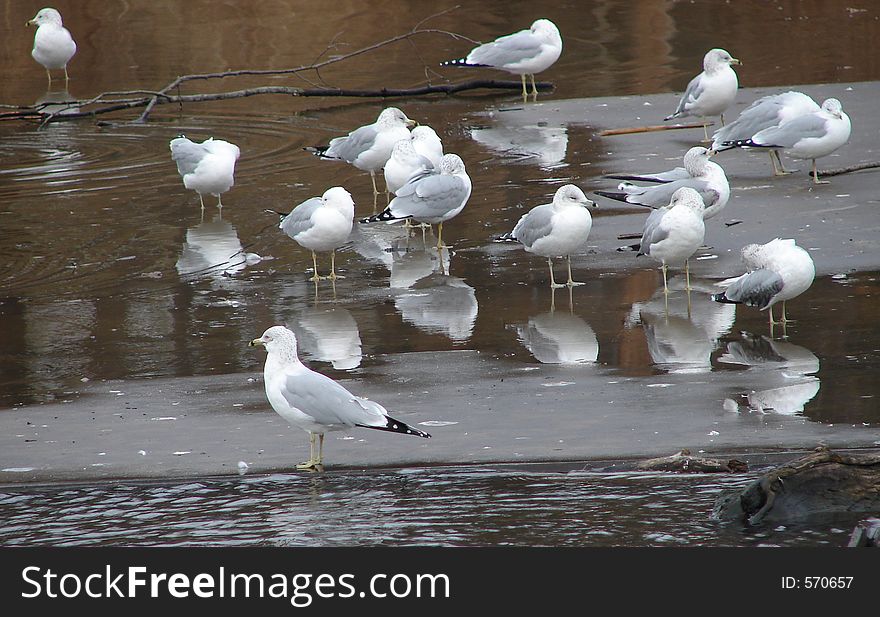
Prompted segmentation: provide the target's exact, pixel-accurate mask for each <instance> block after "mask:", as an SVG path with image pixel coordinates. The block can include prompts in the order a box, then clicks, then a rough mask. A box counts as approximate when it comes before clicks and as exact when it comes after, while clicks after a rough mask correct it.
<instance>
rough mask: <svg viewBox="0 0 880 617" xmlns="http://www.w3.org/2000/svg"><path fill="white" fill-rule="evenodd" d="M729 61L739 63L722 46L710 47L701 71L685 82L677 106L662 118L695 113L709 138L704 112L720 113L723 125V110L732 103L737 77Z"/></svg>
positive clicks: (706, 113) (681, 116) (715, 114)
mask: <svg viewBox="0 0 880 617" xmlns="http://www.w3.org/2000/svg"><path fill="white" fill-rule="evenodd" d="M731 64H742V63H741V62H740V61H739V60H737V59H736V58H734V57H733V56H731V55H730V54H729V53H728V52H727V51H725V50H723V49H717V48H716V49H710V50H709V51H708V52H706V55H705V56H704V57H703V72H702V73H700V74H699V75H697V76H696V77H694V78H693V79H692V80H691V81H690V83H689V84H688V85H687V89H686V90H685V91H684V95H683V96H682V97H681V101H679V103H678V108H677V109H676V110H675V112H674V113H672V114H671V115H669V116H666V117H665V118H664V120H672V119H673V118H685V117H687V116H698V117H699V118H701V119H703V132H704V133H705V134H706V141H709V131H708V130H707V128H706V123H705V117H706V116H721V125H722V126H723V125H724V112H725V110H726V109H727V108H728V107H730V106H731V105H732V104H733V101H734V99H735V98H736V90H737V88H738V87H739V81H738V80H737V78H736V72H734V70H733V69H732V68H730V65H731Z"/></svg>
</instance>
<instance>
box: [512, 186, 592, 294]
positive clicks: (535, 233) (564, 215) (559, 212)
mask: <svg viewBox="0 0 880 617" xmlns="http://www.w3.org/2000/svg"><path fill="white" fill-rule="evenodd" d="M590 206H592V207H594V208H595V207H596V202H594V201H592V200H590V199H588V198H587V196H586V195H584V192H583V191H582V190H581V189H579V188H578V187H576V186H575V185H573V184H566V185H564V186H561V187H559V189H557V191H556V194H555V195H554V196H553V202H552V203H549V204H543V205H540V206H535V207H534V208H532V209H531V210H529V211H528V212H527V213H525V214H524V215H523V216H522V217H521V218H520V219H519V222H518V223H517V224H516V226H515V227H514V228H513V231H511V232H510V233H508V234H505V235H503V236H501V239H502V240H517V241H519V242H520V243H521V244H522V245H523V248H525V250H526V251H528V252H529V253H534V254H535V255H541V256H543V257H546V258H547V264H548V265H549V267H550V287H552V288H554V289H555V288H558V287H565V286H566V285H567V286H568V287H572V286H574V285H583V283H577V282H575V281H573V280H572V277H571V254H572V253H573V252H575V251H576V250H577V249H579V248H580V247H582V246H583V245H584V243H585V242H586V241H587V238H588V237H589V236H590V229H592V227H593V218H592V217H591V216H590V212H589V210H587V208H588V207H590ZM560 256H564V257H565V258H566V259H567V260H568V281H567V282H566V283H557V282H556V280H555V279H554V278H553V258H554V257H560Z"/></svg>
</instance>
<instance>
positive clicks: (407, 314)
mask: <svg viewBox="0 0 880 617" xmlns="http://www.w3.org/2000/svg"><path fill="white" fill-rule="evenodd" d="M394 306H395V307H396V308H397V310H398V311H399V312H400V315H401V317H403V320H404V321H407V322H409V323H411V324H413V325H414V326H416V327H418V328H420V329H422V330H424V331H426V332H430V333H439V334H444V335H446V336H448V337H449V338H451V339H452V340H453V341H455V342H462V341H466V340H467V339H468V338H470V336H471V332H472V331H473V329H474V323H475V322H476V320H477V310H478V305H477V296H476V293H475V292H474V288H473V287H471V286H470V285H468V284H467V283H465V282H464V281H463V280H462V279H460V278H458V277H455V276H447V275H444V274H440V273H437V272H435V273H432V274H429V275H428V276H426V277H424V278H422V279H419V280H418V281H416V282H415V283H413V284H411V285H409V286H408V287H407V288H406V289H405V290H401V291H400V293H399V294H398V295H397V296H396V297H395V299H394Z"/></svg>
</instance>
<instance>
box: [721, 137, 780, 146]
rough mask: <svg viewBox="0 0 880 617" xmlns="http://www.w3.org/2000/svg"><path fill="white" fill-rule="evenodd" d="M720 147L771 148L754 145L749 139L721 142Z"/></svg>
mask: <svg viewBox="0 0 880 617" xmlns="http://www.w3.org/2000/svg"><path fill="white" fill-rule="evenodd" d="M721 145H722V146H727V148H772V147H773V146H768V145H765V144H756V143H755V142H753V141H752V140H751V139H732V140H727V141H722V142H721Z"/></svg>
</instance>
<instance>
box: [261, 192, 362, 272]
mask: <svg viewBox="0 0 880 617" xmlns="http://www.w3.org/2000/svg"><path fill="white" fill-rule="evenodd" d="M353 223H354V201H353V200H352V198H351V194H350V193H349V192H348V191H346V190H345V189H344V188H342V187H341V186H334V187H333V188H330V189H327V190H326V191H324V194H323V195H322V196H321V197H312V198H311V199H307V200H306V201H304V202H303V203H301V204H300V205H298V206H297V207H296V208H294V209H293V210H292V211H291V212H290V214H288V215H286V216H285V217H284V218H282V219H281V222H280V223H279V224H278V227H279V228H280V229H281V231H283V232H284V233H285V234H287V235H288V236H289V237H290V238H291V239H293V240H295V241H296V242H297V244H299V245H300V246H302V247H303V248H307V249H309V250H310V251H312V264H313V265H314V267H315V275H314V276H313V277H312V278H311V279H309V280H311V281H315V282H317V281H320V280H322V279H330V280H331V281H335V280H336V279H339V278H345V277H343V276H339V275H338V274H336V249H338V248H339V247H340V246H342V245H343V244H345V243H346V241H347V240H348V236H349V235H350V234H351V227H352V224H353ZM327 251H330V274H329V275H327V276H320V275H319V274H318V258H317V257H316V256H315V253H317V252H327Z"/></svg>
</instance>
